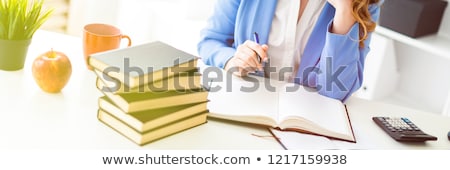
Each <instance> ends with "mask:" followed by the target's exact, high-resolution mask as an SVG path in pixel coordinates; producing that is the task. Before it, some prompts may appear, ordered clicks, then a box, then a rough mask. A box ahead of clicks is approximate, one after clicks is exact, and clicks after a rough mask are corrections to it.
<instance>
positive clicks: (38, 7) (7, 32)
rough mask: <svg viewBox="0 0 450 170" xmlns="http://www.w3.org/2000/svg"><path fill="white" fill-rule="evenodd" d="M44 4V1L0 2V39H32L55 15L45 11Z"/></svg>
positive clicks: (50, 11) (16, 0) (1, 0)
mask: <svg viewBox="0 0 450 170" xmlns="http://www.w3.org/2000/svg"><path fill="white" fill-rule="evenodd" d="M43 4H44V1H43V0H31V1H30V0H0V39H11V40H24V39H31V38H32V37H33V35H34V33H35V32H36V31H37V30H38V29H39V28H40V27H41V26H42V24H44V23H45V21H47V20H48V18H50V16H51V14H52V13H53V9H50V10H45V11H43V9H42V8H43Z"/></svg>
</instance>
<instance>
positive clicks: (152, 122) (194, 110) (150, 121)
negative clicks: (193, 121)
mask: <svg viewBox="0 0 450 170" xmlns="http://www.w3.org/2000/svg"><path fill="white" fill-rule="evenodd" d="M98 103H99V107H100V109H101V110H104V111H106V112H108V113H109V114H111V115H112V116H114V117H116V118H117V119H119V120H121V121H123V122H125V123H126V124H128V125H129V126H130V127H131V128H133V129H135V130H136V131H138V132H145V131H148V130H151V129H154V128H156V127H159V126H162V125H164V124H167V123H169V122H173V121H177V120H180V119H183V118H186V117H189V116H192V115H195V114H198V113H201V112H204V111H207V109H206V102H203V103H194V104H187V105H179V106H173V107H165V108H159V109H152V110H145V111H140V112H133V113H125V112H123V111H122V110H121V109H119V108H118V107H117V106H116V105H114V104H113V103H112V102H111V101H110V100H109V99H108V98H107V97H105V96H103V97H101V98H99V102H98Z"/></svg>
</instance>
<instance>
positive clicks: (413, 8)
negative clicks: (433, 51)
mask: <svg viewBox="0 0 450 170" xmlns="http://www.w3.org/2000/svg"><path fill="white" fill-rule="evenodd" d="M446 7H447V1H443V0H385V1H384V3H383V5H382V6H381V13H380V21H379V25H380V26H383V27H386V28H389V29H392V30H394V31H396V32H399V33H401V34H405V35H407V36H410V37H413V38H417V37H421V36H425V35H429V34H434V33H437V32H438V30H439V26H440V25H441V21H442V17H443V13H444V10H445V8H446Z"/></svg>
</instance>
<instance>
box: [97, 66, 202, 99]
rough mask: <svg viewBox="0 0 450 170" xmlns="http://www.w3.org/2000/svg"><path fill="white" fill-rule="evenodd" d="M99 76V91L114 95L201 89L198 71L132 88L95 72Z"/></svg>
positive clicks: (182, 73)
mask: <svg viewBox="0 0 450 170" xmlns="http://www.w3.org/2000/svg"><path fill="white" fill-rule="evenodd" d="M94 71H95V73H96V74H97V82H96V86H97V88H98V89H99V90H102V91H109V92H112V93H114V94H119V93H143V92H158V91H171V90H176V91H186V90H191V89H201V88H202V85H201V82H200V81H201V74H200V73H198V72H197V70H192V71H190V72H181V73H179V74H178V75H174V76H171V77H168V78H164V79H162V80H159V81H156V82H150V83H145V84H144V85H142V86H139V87H134V88H130V87H128V86H127V85H125V84H123V83H121V82H120V81H119V80H116V79H114V78H111V77H109V76H108V75H106V74H103V73H102V72H100V71H98V70H94Z"/></svg>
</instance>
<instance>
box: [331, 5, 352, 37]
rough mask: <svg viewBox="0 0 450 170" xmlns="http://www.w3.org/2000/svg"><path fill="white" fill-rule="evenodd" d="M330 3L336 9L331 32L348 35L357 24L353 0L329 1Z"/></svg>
mask: <svg viewBox="0 0 450 170" xmlns="http://www.w3.org/2000/svg"><path fill="white" fill-rule="evenodd" d="M328 2H329V3H330V4H331V5H333V7H334V8H335V9H336V13H335V14H334V20H333V27H332V28H331V30H330V31H331V32H332V33H336V34H347V32H348V31H349V30H350V28H351V27H352V26H353V24H355V22H356V20H355V17H354V16H353V14H352V9H353V7H352V3H353V0H328Z"/></svg>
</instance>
